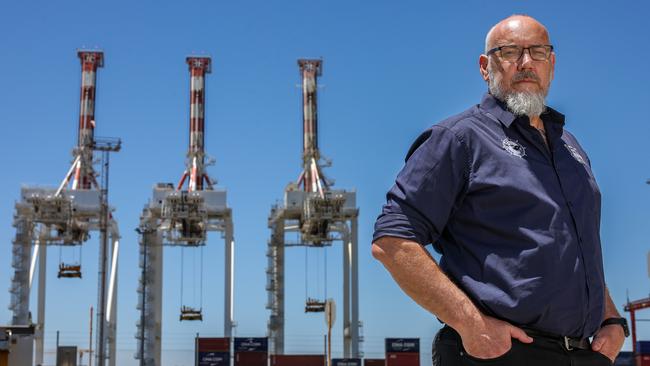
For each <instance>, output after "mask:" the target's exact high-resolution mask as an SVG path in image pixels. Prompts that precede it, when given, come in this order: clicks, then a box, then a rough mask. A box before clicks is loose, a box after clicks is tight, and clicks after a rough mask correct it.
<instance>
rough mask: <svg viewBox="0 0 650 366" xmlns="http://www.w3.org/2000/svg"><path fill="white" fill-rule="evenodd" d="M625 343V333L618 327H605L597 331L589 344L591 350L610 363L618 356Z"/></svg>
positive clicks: (614, 325) (612, 325)
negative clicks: (606, 358)
mask: <svg viewBox="0 0 650 366" xmlns="http://www.w3.org/2000/svg"><path fill="white" fill-rule="evenodd" d="M624 341H625V333H624V332H623V328H621V327H620V326H619V325H616V324H611V325H606V326H604V327H602V328H600V329H599V330H598V333H596V335H595V336H594V340H593V342H592V343H591V349H592V350H594V351H596V352H600V353H602V354H604V355H605V356H607V357H608V358H609V359H610V360H612V362H614V360H615V359H616V356H618V353H619V352H620V350H621V347H623V342H624Z"/></svg>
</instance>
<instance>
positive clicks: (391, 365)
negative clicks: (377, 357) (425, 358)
mask: <svg viewBox="0 0 650 366" xmlns="http://www.w3.org/2000/svg"><path fill="white" fill-rule="evenodd" d="M386 366H420V354H419V353H387V354H386Z"/></svg>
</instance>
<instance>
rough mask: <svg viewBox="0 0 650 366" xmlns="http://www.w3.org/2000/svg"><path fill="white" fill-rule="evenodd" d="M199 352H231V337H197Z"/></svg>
mask: <svg viewBox="0 0 650 366" xmlns="http://www.w3.org/2000/svg"><path fill="white" fill-rule="evenodd" d="M196 350H197V352H230V338H196Z"/></svg>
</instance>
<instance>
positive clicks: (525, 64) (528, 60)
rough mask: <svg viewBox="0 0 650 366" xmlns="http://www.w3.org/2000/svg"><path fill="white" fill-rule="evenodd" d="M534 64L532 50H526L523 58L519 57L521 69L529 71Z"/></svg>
mask: <svg viewBox="0 0 650 366" xmlns="http://www.w3.org/2000/svg"><path fill="white" fill-rule="evenodd" d="M532 63H533V58H532V57H530V48H525V49H524V50H523V52H522V53H521V57H519V60H518V61H517V65H518V66H519V68H522V69H527V68H529V67H530V66H531V65H532Z"/></svg>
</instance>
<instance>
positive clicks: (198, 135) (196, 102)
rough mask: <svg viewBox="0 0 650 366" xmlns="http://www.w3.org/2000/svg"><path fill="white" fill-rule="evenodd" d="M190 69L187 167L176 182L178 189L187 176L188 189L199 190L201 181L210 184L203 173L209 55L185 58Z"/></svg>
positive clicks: (209, 66) (210, 64) (209, 67)
mask: <svg viewBox="0 0 650 366" xmlns="http://www.w3.org/2000/svg"><path fill="white" fill-rule="evenodd" d="M185 61H186V62H187V64H188V65H189V69H190V147H189V151H188V153H187V158H188V159H187V169H186V170H185V173H183V177H182V178H181V181H180V182H179V184H178V187H177V189H178V190H180V189H182V187H183V184H184V182H185V180H186V179H187V178H189V180H188V191H200V190H202V189H203V182H204V181H205V182H207V183H208V185H209V186H212V182H211V181H210V178H208V176H207V174H206V173H205V145H204V142H205V74H209V73H210V72H211V71H212V60H211V59H210V57H205V56H202V57H193V56H190V57H188V58H187V59H186V60H185Z"/></svg>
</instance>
